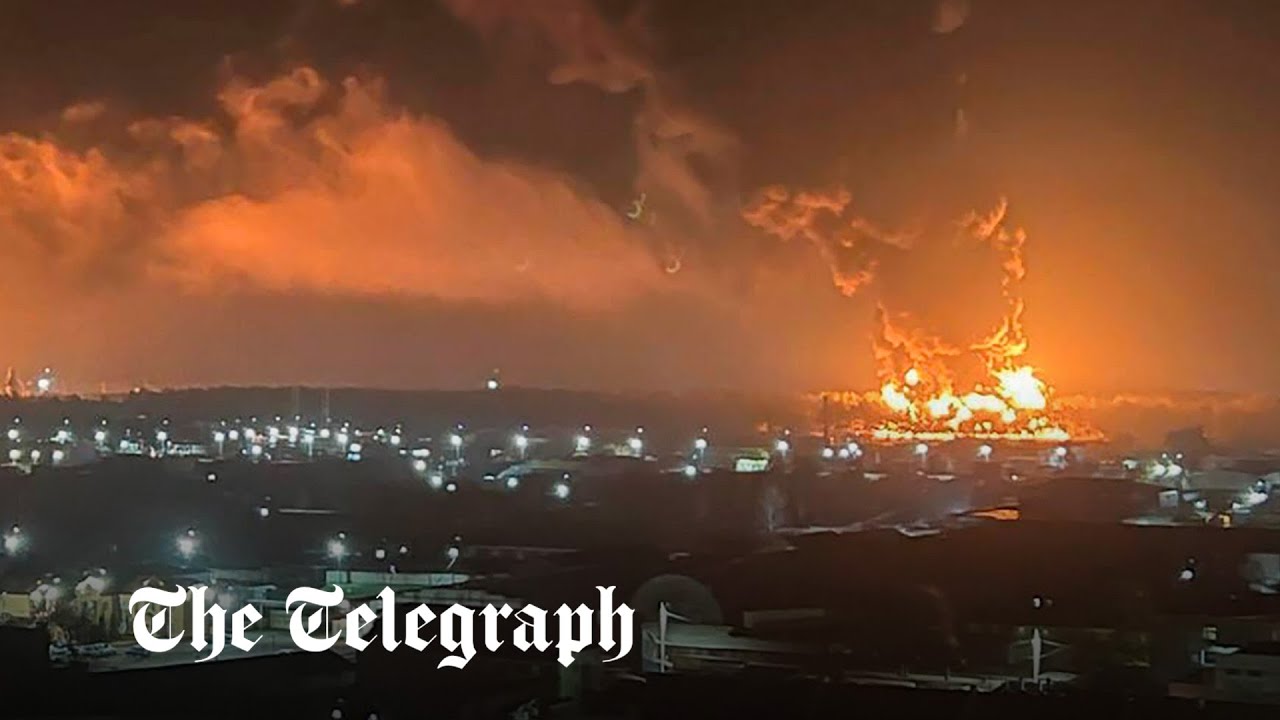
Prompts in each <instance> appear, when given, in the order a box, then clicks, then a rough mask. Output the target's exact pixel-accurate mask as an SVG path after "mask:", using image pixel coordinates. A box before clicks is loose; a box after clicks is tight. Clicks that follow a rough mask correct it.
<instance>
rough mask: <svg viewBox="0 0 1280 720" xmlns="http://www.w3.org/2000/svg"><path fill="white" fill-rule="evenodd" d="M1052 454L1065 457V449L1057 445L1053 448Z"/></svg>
mask: <svg viewBox="0 0 1280 720" xmlns="http://www.w3.org/2000/svg"><path fill="white" fill-rule="evenodd" d="M1053 454H1054V455H1055V456H1057V457H1059V458H1065V457H1066V456H1067V449H1066V448H1065V447H1063V446H1061V445H1059V446H1058V447H1056V448H1054V449H1053Z"/></svg>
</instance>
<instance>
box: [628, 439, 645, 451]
mask: <svg viewBox="0 0 1280 720" xmlns="http://www.w3.org/2000/svg"><path fill="white" fill-rule="evenodd" d="M627 446H628V447H630V448H631V452H633V453H635V454H637V455H639V454H640V451H641V450H643V449H644V441H643V440H641V439H640V438H638V437H633V438H629V439H628V440H627Z"/></svg>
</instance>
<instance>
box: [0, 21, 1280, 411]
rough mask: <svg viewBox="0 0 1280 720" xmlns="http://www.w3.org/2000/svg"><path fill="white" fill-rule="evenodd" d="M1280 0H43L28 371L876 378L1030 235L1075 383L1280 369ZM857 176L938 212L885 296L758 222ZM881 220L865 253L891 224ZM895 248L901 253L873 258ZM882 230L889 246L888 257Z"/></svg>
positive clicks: (6, 108)
mask: <svg viewBox="0 0 1280 720" xmlns="http://www.w3.org/2000/svg"><path fill="white" fill-rule="evenodd" d="M1277 22H1280V5H1276V4H1272V3H1263V2H1251V1H1250V0H1221V1H1219V2H1209V1H1207V0H1132V1H1130V2H1123V3H1117V2H1109V1H1107V0H1078V1H1076V2H1070V3H1067V2H1056V3H1050V2H1019V1H1017V0H970V1H969V2H967V3H966V2H960V1H959V0H942V2H933V1H932V0H919V1H918V2H895V1H893V0H857V1H849V0H809V1H807V2H795V3H788V4H786V5H785V6H783V5H777V4H765V3H731V2H728V1H727V0H706V1H703V2H693V3H690V2H680V1H679V0H649V1H648V2H629V1H628V0H600V1H599V2H592V1H591V0H548V1H547V2H544V3H537V4H528V3H522V2H519V0H440V1H439V2H410V1H407V0H406V1H399V0H355V1H352V0H343V1H339V0H261V1H257V2H215V1H214V0H190V1H189V2H184V3H181V4H177V5H175V4H173V3H165V2H160V1H159V0H137V1H131V2H119V3H109V4H108V3H99V2H89V1H88V0H57V1H55V2H37V1H35V0H13V2H9V3H6V4H5V5H4V7H2V8H0V96H2V97H4V98H5V102H4V103H3V106H0V262H3V263H4V264H5V267H6V270H7V272H6V273H5V275H6V281H5V283H4V284H3V286H0V298H2V302H0V327H3V328H4V333H5V342H4V343H3V348H4V350H3V352H0V369H3V367H4V366H13V367H14V368H15V369H16V370H17V371H18V372H19V373H20V374H21V375H23V376H26V377H30V376H33V375H34V374H35V373H36V372H38V371H39V370H40V369H41V368H43V367H45V366H49V367H53V368H55V369H56V371H57V372H58V374H59V376H60V377H61V378H62V379H63V381H64V382H65V383H66V385H67V386H68V387H71V388H77V389H90V390H92V389H95V388H97V387H98V386H99V384H101V383H105V384H106V385H107V386H108V387H109V388H110V389H123V388H127V387H131V386H134V385H139V384H142V383H147V384H148V385H151V386H154V387H169V386H209V385H225V384H234V385H295V384H302V385H335V386H339V385H340V386H374V387H396V388H415V387H420V388H478V387H480V386H481V384H482V383H483V381H484V378H485V377H486V376H487V374H488V373H489V372H490V371H491V370H492V369H494V368H500V369H501V371H502V374H503V377H504V380H505V381H506V382H508V383H510V384H516V385H524V386H536V387H566V388H593V389H605V390H608V389H628V390H636V389H638V390H645V389H672V390H683V389H692V388H701V387H716V388H729V389H759V390H762V391H764V392H791V391H798V390H816V389H823V388H837V387H840V388H869V387H872V386H874V385H875V384H876V366H875V360H874V358H873V356H872V351H871V346H870V335H871V333H872V331H873V329H874V319H875V309H876V306H877V304H878V303H882V304H885V305H887V306H889V307H892V308H894V309H895V310H898V309H901V310H909V311H912V312H913V313H915V315H916V318H917V319H918V321H919V324H920V327H921V328H923V329H925V330H927V331H929V332H936V333H938V334H940V335H942V336H944V337H947V338H949V339H952V340H953V341H955V342H957V343H960V344H963V343H964V342H966V341H967V340H968V339H969V338H972V337H974V336H975V334H981V333H983V332H986V331H988V330H990V326H991V324H992V323H994V322H996V321H998V319H999V291H1000V290H999V283H1000V278H999V268H998V267H997V266H996V265H995V263H994V259H993V258H992V257H991V256H990V254H988V253H984V252H982V251H981V249H980V248H976V249H974V250H973V251H972V252H970V251H968V250H966V249H963V248H961V249H960V250H956V246H955V245H954V243H953V242H952V241H953V231H952V228H953V227H954V226H953V225H952V223H953V221H955V220H957V219H958V218H960V217H962V216H963V215H964V214H965V213H968V212H970V211H978V212H986V211H988V210H989V209H990V208H991V207H993V206H995V205H996V204H997V203H998V202H999V200H1000V199H1001V198H1007V199H1008V202H1009V208H1010V209H1009V217H1010V219H1011V222H1013V223H1016V224H1017V225H1019V226H1021V227H1023V228H1025V230H1026V232H1027V237H1028V241H1027V245H1026V260H1027V269H1028V272H1027V276H1026V279H1025V282H1024V290H1025V299H1026V303H1027V304H1026V313H1025V324H1026V329H1027V332H1028V336H1029V338H1030V340H1031V346H1030V350H1029V352H1028V355H1027V357H1028V359H1029V360H1030V361H1031V362H1033V363H1035V364H1036V365H1037V366H1039V367H1040V368H1041V370H1042V374H1043V376H1044V377H1045V378H1047V379H1048V380H1050V381H1051V382H1052V383H1053V385H1054V386H1055V387H1056V388H1057V391H1058V392H1059V393H1060V394H1063V395H1072V394H1075V393H1080V392H1092V391H1098V390H1105V391H1111V392H1114V391H1125V390H1132V391H1156V390H1163V389H1178V390H1183V389H1185V390H1224V391H1233V392H1258V393H1276V392H1280V373H1276V372H1275V370H1274V369H1273V365H1274V362H1273V360H1272V358H1273V357H1274V356H1275V355H1276V354H1277V352H1278V351H1280V332H1278V330H1280V322H1278V321H1277V319H1276V318H1277V317H1280V285H1277V284H1276V283H1274V282H1272V274H1273V268H1275V267H1280V242H1278V238H1280V232H1278V231H1280V210H1276V208H1275V203H1274V198H1275V197H1277V195H1278V192H1277V191H1280V138H1278V137H1277V135H1276V133H1275V132H1274V128H1275V127H1278V126H1280V100H1278V99H1277V97H1276V94H1275V92H1274V91H1273V90H1272V88H1274V87H1275V86H1276V82H1277V80H1280V62H1278V61H1276V60H1275V58H1276V57H1280V54H1277V50H1280V48H1277V46H1276V42H1277V41H1276V38H1275V37H1273V33H1270V29H1271V28H1274V27H1277ZM773 185H781V186H785V187H788V188H791V189H793V190H805V189H814V190H823V191H827V190H830V189H832V188H834V187H843V188H845V189H847V191H848V193H849V198H850V203H849V207H848V213H847V215H848V216H853V215H856V216H857V217H860V218H865V219H866V220H867V221H868V222H869V223H872V224H874V225H875V226H876V227H878V228H881V229H882V230H884V231H885V232H893V233H900V234H902V235H903V236H911V237H913V238H916V239H915V241H914V242H915V245H914V248H915V249H913V251H912V252H911V253H909V254H903V253H897V252H896V251H894V252H893V253H891V254H889V255H886V256H885V257H884V258H876V260H877V262H876V263H875V264H874V272H873V273H870V274H869V275H868V277H871V276H874V279H872V280H870V281H869V282H868V283H867V284H866V285H864V286H863V287H861V288H859V289H858V291H857V292H856V293H853V294H851V295H848V296H845V295H842V294H841V293H840V291H839V290H838V289H837V287H836V286H835V284H834V283H832V281H831V277H832V275H831V271H830V269H829V268H828V267H827V266H826V260H824V258H823V257H822V255H821V253H820V252H818V249H817V247H816V246H815V244H813V243H810V242H807V241H806V240H805V239H804V238H803V237H799V236H798V237H797V238H793V239H792V240H790V241H783V240H780V239H778V238H777V237H774V236H771V235H769V234H768V233H764V232H761V231H760V230H759V229H758V228H756V227H752V226H751V225H750V224H748V223H747V222H744V221H743V218H742V211H743V209H744V208H746V207H748V206H749V205H750V204H751V202H752V201H753V199H755V198H757V197H758V195H759V193H760V192H761V191H762V189H763V188H766V187H768V186H773ZM855 250H856V248H855ZM858 252H861V250H858ZM866 259H867V257H863V256H859V257H857V258H855V260H856V261H857V262H861V261H864V260H866Z"/></svg>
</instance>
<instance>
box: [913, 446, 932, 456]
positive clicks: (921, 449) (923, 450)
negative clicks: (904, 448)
mask: <svg viewBox="0 0 1280 720" xmlns="http://www.w3.org/2000/svg"><path fill="white" fill-rule="evenodd" d="M916 454H917V455H928V454H929V446H928V445H925V444H924V443H917V444H916Z"/></svg>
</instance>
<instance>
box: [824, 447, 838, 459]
mask: <svg viewBox="0 0 1280 720" xmlns="http://www.w3.org/2000/svg"><path fill="white" fill-rule="evenodd" d="M835 456H836V451H835V450H832V449H831V448H829V447H826V448H822V457H823V459H824V460H830V459H831V458H833V457H835Z"/></svg>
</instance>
